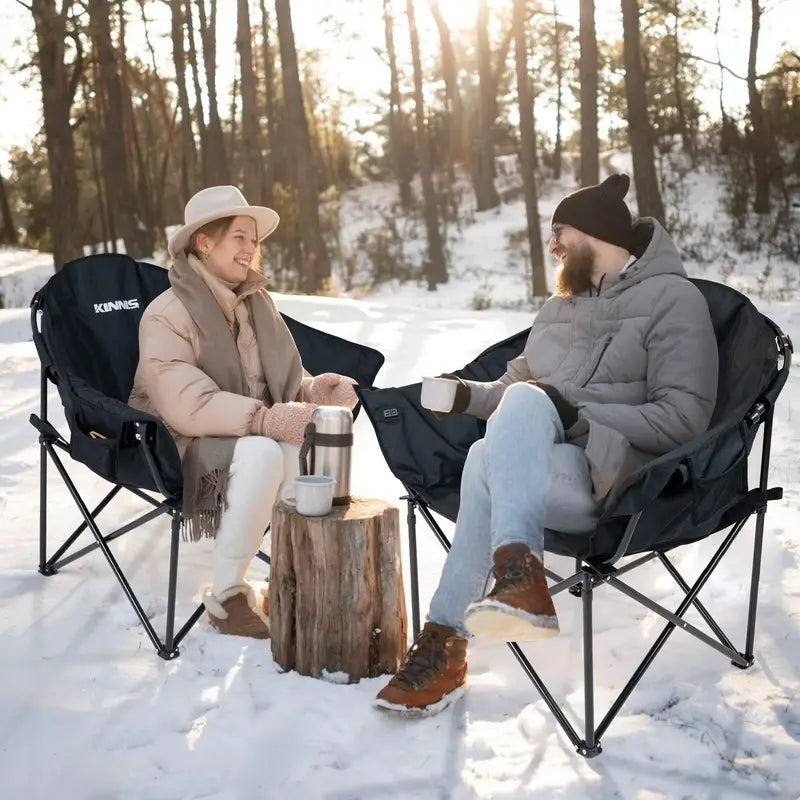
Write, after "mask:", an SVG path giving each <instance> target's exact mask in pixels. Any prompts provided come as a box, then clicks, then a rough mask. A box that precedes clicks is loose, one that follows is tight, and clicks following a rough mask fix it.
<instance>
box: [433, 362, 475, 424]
mask: <svg viewBox="0 0 800 800" xmlns="http://www.w3.org/2000/svg"><path fill="white" fill-rule="evenodd" d="M438 377H439V378H449V379H450V380H451V381H458V386H456V396H455V398H453V407H452V408H451V409H450V411H432V412H431V413H432V414H433V416H434V417H436V419H444V418H445V417H449V416H450V415H451V414H463V413H464V412H465V411H466V410H467V407H468V406H469V398H470V391H469V386H467V384H466V383H464V381H462V380H461V378H459V377H458V375H453V374H452V373H450V372H443V373H442V374H441V375H439V376H438Z"/></svg>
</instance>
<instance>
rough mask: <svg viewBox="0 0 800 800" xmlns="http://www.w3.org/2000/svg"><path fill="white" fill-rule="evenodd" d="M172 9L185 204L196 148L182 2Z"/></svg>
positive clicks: (191, 187) (193, 174)
mask: <svg viewBox="0 0 800 800" xmlns="http://www.w3.org/2000/svg"><path fill="white" fill-rule="evenodd" d="M170 3H171V8H172V60H173V62H174V64H175V83H176V85H177V87H178V107H179V108H180V110H181V150H182V152H181V182H180V190H181V195H182V197H181V201H182V202H183V203H186V201H187V200H188V199H189V197H190V196H191V195H192V194H194V191H195V187H196V186H197V147H196V145H195V141H194V130H193V129H192V112H191V109H190V108H189V93H188V92H187V91H186V54H185V51H184V41H183V35H184V34H183V8H182V3H183V0H170Z"/></svg>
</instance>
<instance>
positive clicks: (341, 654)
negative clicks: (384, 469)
mask: <svg viewBox="0 0 800 800" xmlns="http://www.w3.org/2000/svg"><path fill="white" fill-rule="evenodd" d="M399 527H400V525H399V512H398V510H397V508H395V507H394V506H391V505H389V504H388V503H385V502H383V501H382V500H371V499H364V498H355V497H354V498H353V499H352V500H351V502H350V503H349V504H348V505H343V506H334V507H333V509H332V511H331V512H330V514H328V515H327V516H325V517H304V516H302V515H301V514H298V513H297V512H296V511H295V510H294V509H292V508H290V507H289V506H287V505H285V504H283V503H276V505H275V508H274V510H273V512H272V547H271V553H270V580H269V619H270V628H271V631H272V655H273V658H274V659H275V662H276V664H278V666H279V667H281V668H282V669H284V670H291V669H293V670H296V671H297V672H299V673H300V674H301V675H312V676H314V677H317V678H319V677H324V676H327V675H331V674H332V673H339V674H337V675H333V676H332V677H333V679H334V680H341V681H343V682H344V681H347V682H355V681H358V680H360V679H361V678H365V677H370V678H371V677H375V676H376V675H383V674H387V673H389V674H393V673H395V672H396V671H397V669H398V667H399V665H400V663H401V662H402V660H403V656H404V655H405V651H406V603H405V594H404V592H403V573H402V568H401V560H400V530H399Z"/></svg>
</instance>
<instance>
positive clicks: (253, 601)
mask: <svg viewBox="0 0 800 800" xmlns="http://www.w3.org/2000/svg"><path fill="white" fill-rule="evenodd" d="M203 600H204V602H205V604H206V609H207V610H208V619H209V622H211V626H212V627H213V628H216V629H217V630H218V631H219V632H220V633H225V634H227V635H229V636H249V637H250V638H251V639H269V619H268V617H267V616H266V613H265V612H266V611H267V608H268V606H267V602H266V595H265V594H264V595H259V596H258V597H256V596H255V594H254V592H253V591H252V590H249V591H240V592H236V594H232V595H231V596H230V597H227V598H225V599H224V600H221V601H220V600H219V599H217V598H215V597H213V595H208V594H207V595H206V596H205V597H204V598H203Z"/></svg>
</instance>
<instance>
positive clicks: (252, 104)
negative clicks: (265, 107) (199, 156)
mask: <svg viewBox="0 0 800 800" xmlns="http://www.w3.org/2000/svg"><path fill="white" fill-rule="evenodd" d="M237 9H238V15H237V26H236V50H237V52H238V53H239V72H240V75H241V77H242V79H241V82H240V84H239V85H240V89H241V93H242V156H243V163H242V167H243V172H244V176H243V181H242V185H243V187H244V195H245V197H246V198H247V201H248V202H249V203H254V204H256V205H258V204H260V203H261V191H262V188H263V184H264V180H263V175H262V173H261V167H262V164H263V163H264V162H263V159H262V157H261V131H260V130H259V125H258V102H257V101H256V76H255V72H254V71H253V47H252V42H253V35H252V32H251V30H250V4H249V3H248V0H238V2H237Z"/></svg>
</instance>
